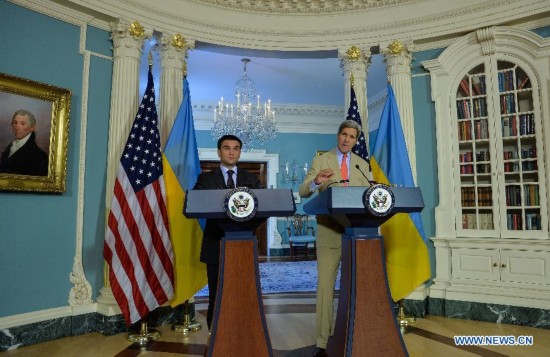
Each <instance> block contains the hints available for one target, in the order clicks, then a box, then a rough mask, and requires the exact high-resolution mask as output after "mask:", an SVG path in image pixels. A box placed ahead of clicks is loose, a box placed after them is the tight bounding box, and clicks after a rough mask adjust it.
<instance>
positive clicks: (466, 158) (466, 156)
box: [459, 150, 491, 162]
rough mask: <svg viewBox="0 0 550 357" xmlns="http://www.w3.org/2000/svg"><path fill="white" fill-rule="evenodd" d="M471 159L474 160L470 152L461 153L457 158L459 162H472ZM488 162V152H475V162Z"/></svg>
mask: <svg viewBox="0 0 550 357" xmlns="http://www.w3.org/2000/svg"><path fill="white" fill-rule="evenodd" d="M473 158H474V154H473V152H472V151H466V152H461V153H460V156H459V160H460V162H472V161H473ZM489 160H491V158H490V156H489V151H486V150H480V151H478V152H476V161H477V162H480V161H489Z"/></svg>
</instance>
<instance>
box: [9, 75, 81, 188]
mask: <svg viewBox="0 0 550 357" xmlns="http://www.w3.org/2000/svg"><path fill="white" fill-rule="evenodd" d="M70 108H71V91H70V90H68V89H64V88H58V87H54V86H51V85H49V84H45V83H40V82H35V81H31V80H28V79H24V78H19V77H15V76H12V75H9V74H5V73H0V155H1V156H0V190H3V191H31V192H32V191H34V192H58V193H60V192H65V181H66V176H67V148H68V142H69V114H70ZM20 110H24V111H25V112H30V113H32V115H33V116H34V117H35V118H36V125H35V126H34V129H33V132H32V133H33V134H34V135H32V136H31V137H30V138H31V139H33V140H34V141H36V144H34V143H32V141H33V140H31V139H28V140H27V141H26V142H25V144H24V145H23V144H21V145H22V147H21V149H22V148H23V147H25V146H27V144H30V145H33V149H34V150H35V151H36V150H41V151H43V152H44V153H45V154H46V155H47V161H45V160H43V163H44V166H46V165H47V174H46V172H45V171H46V169H44V170H41V172H44V175H41V174H38V175H35V174H29V173H28V172H26V171H25V172H23V171H18V170H20V169H19V168H18V166H16V165H10V162H9V160H15V159H13V158H11V159H10V157H11V156H12V155H13V156H15V154H16V153H17V152H15V153H10V147H11V145H12V142H14V138H15V133H14V131H13V129H12V128H13V126H12V120H13V118H14V117H15V114H16V112H17V113H20V112H19V111H20ZM23 115H24V114H23ZM29 141H31V143H29ZM36 147H38V149H37V148H36ZM24 153H25V152H21V153H20V156H22V155H23V154H24ZM41 155H44V154H43V153H42V154H41ZM27 166H31V165H28V162H27ZM31 167H32V166H31Z"/></svg>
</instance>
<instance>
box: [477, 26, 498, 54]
mask: <svg viewBox="0 0 550 357" xmlns="http://www.w3.org/2000/svg"><path fill="white" fill-rule="evenodd" d="M476 35H477V40H478V41H479V44H480V45H481V52H483V55H484V56H489V55H492V54H494V53H495V52H496V50H497V46H496V43H495V28H494V27H486V28H482V29H479V30H477V31H476Z"/></svg>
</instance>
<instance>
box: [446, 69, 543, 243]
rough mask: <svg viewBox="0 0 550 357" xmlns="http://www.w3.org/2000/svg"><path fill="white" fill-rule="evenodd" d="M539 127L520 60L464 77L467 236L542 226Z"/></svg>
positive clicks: (462, 175)
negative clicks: (519, 64) (517, 62)
mask: <svg viewBox="0 0 550 357" xmlns="http://www.w3.org/2000/svg"><path fill="white" fill-rule="evenodd" d="M487 68H491V70H487ZM539 127H540V118H537V117H536V114H535V110H534V93H533V88H532V85H531V79H530V78H529V76H528V74H527V73H526V72H525V71H524V70H523V69H522V68H521V67H520V66H518V65H517V64H515V63H512V62H510V61H505V60H495V61H494V62H493V63H489V65H488V63H482V64H480V65H478V66H476V67H474V68H472V69H471V70H470V71H468V73H466V74H465V75H464V77H463V78H462V79H461V80H460V83H459V85H458V88H457V90H456V137H457V141H458V142H457V146H456V147H457V148H458V150H457V157H455V160H456V161H455V163H456V165H455V167H457V168H458V170H457V171H458V172H456V175H457V176H456V177H458V178H459V182H458V185H457V189H458V192H456V195H457V197H460V201H459V202H457V204H458V205H459V209H458V211H459V212H460V216H459V217H457V228H458V230H459V231H462V232H463V234H465V235H467V236H468V235H474V236H475V235H483V236H488V237H504V238H521V237H523V236H527V235H526V234H524V233H522V232H526V231H531V232H529V234H528V236H529V237H532V236H533V234H535V235H536V232H537V231H539V232H540V231H541V230H542V215H543V214H545V210H541V206H542V205H543V204H545V203H544V202H541V201H542V200H543V197H542V196H541V190H540V187H541V185H542V183H541V182H540V181H541V180H540V177H539V153H540V152H541V150H540V149H539V146H540V145H541V144H540V143H541V142H542V141H541V138H538V137H537V135H541V134H540V132H541V130H540V129H539ZM544 199H545V198H544ZM543 211H544V212H543Z"/></svg>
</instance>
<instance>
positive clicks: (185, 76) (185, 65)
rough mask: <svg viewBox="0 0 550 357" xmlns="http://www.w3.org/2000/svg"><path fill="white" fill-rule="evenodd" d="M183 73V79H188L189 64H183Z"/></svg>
mask: <svg viewBox="0 0 550 357" xmlns="http://www.w3.org/2000/svg"><path fill="white" fill-rule="evenodd" d="M181 71H182V73H183V78H187V62H185V61H184V62H183V66H182V68H181Z"/></svg>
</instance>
